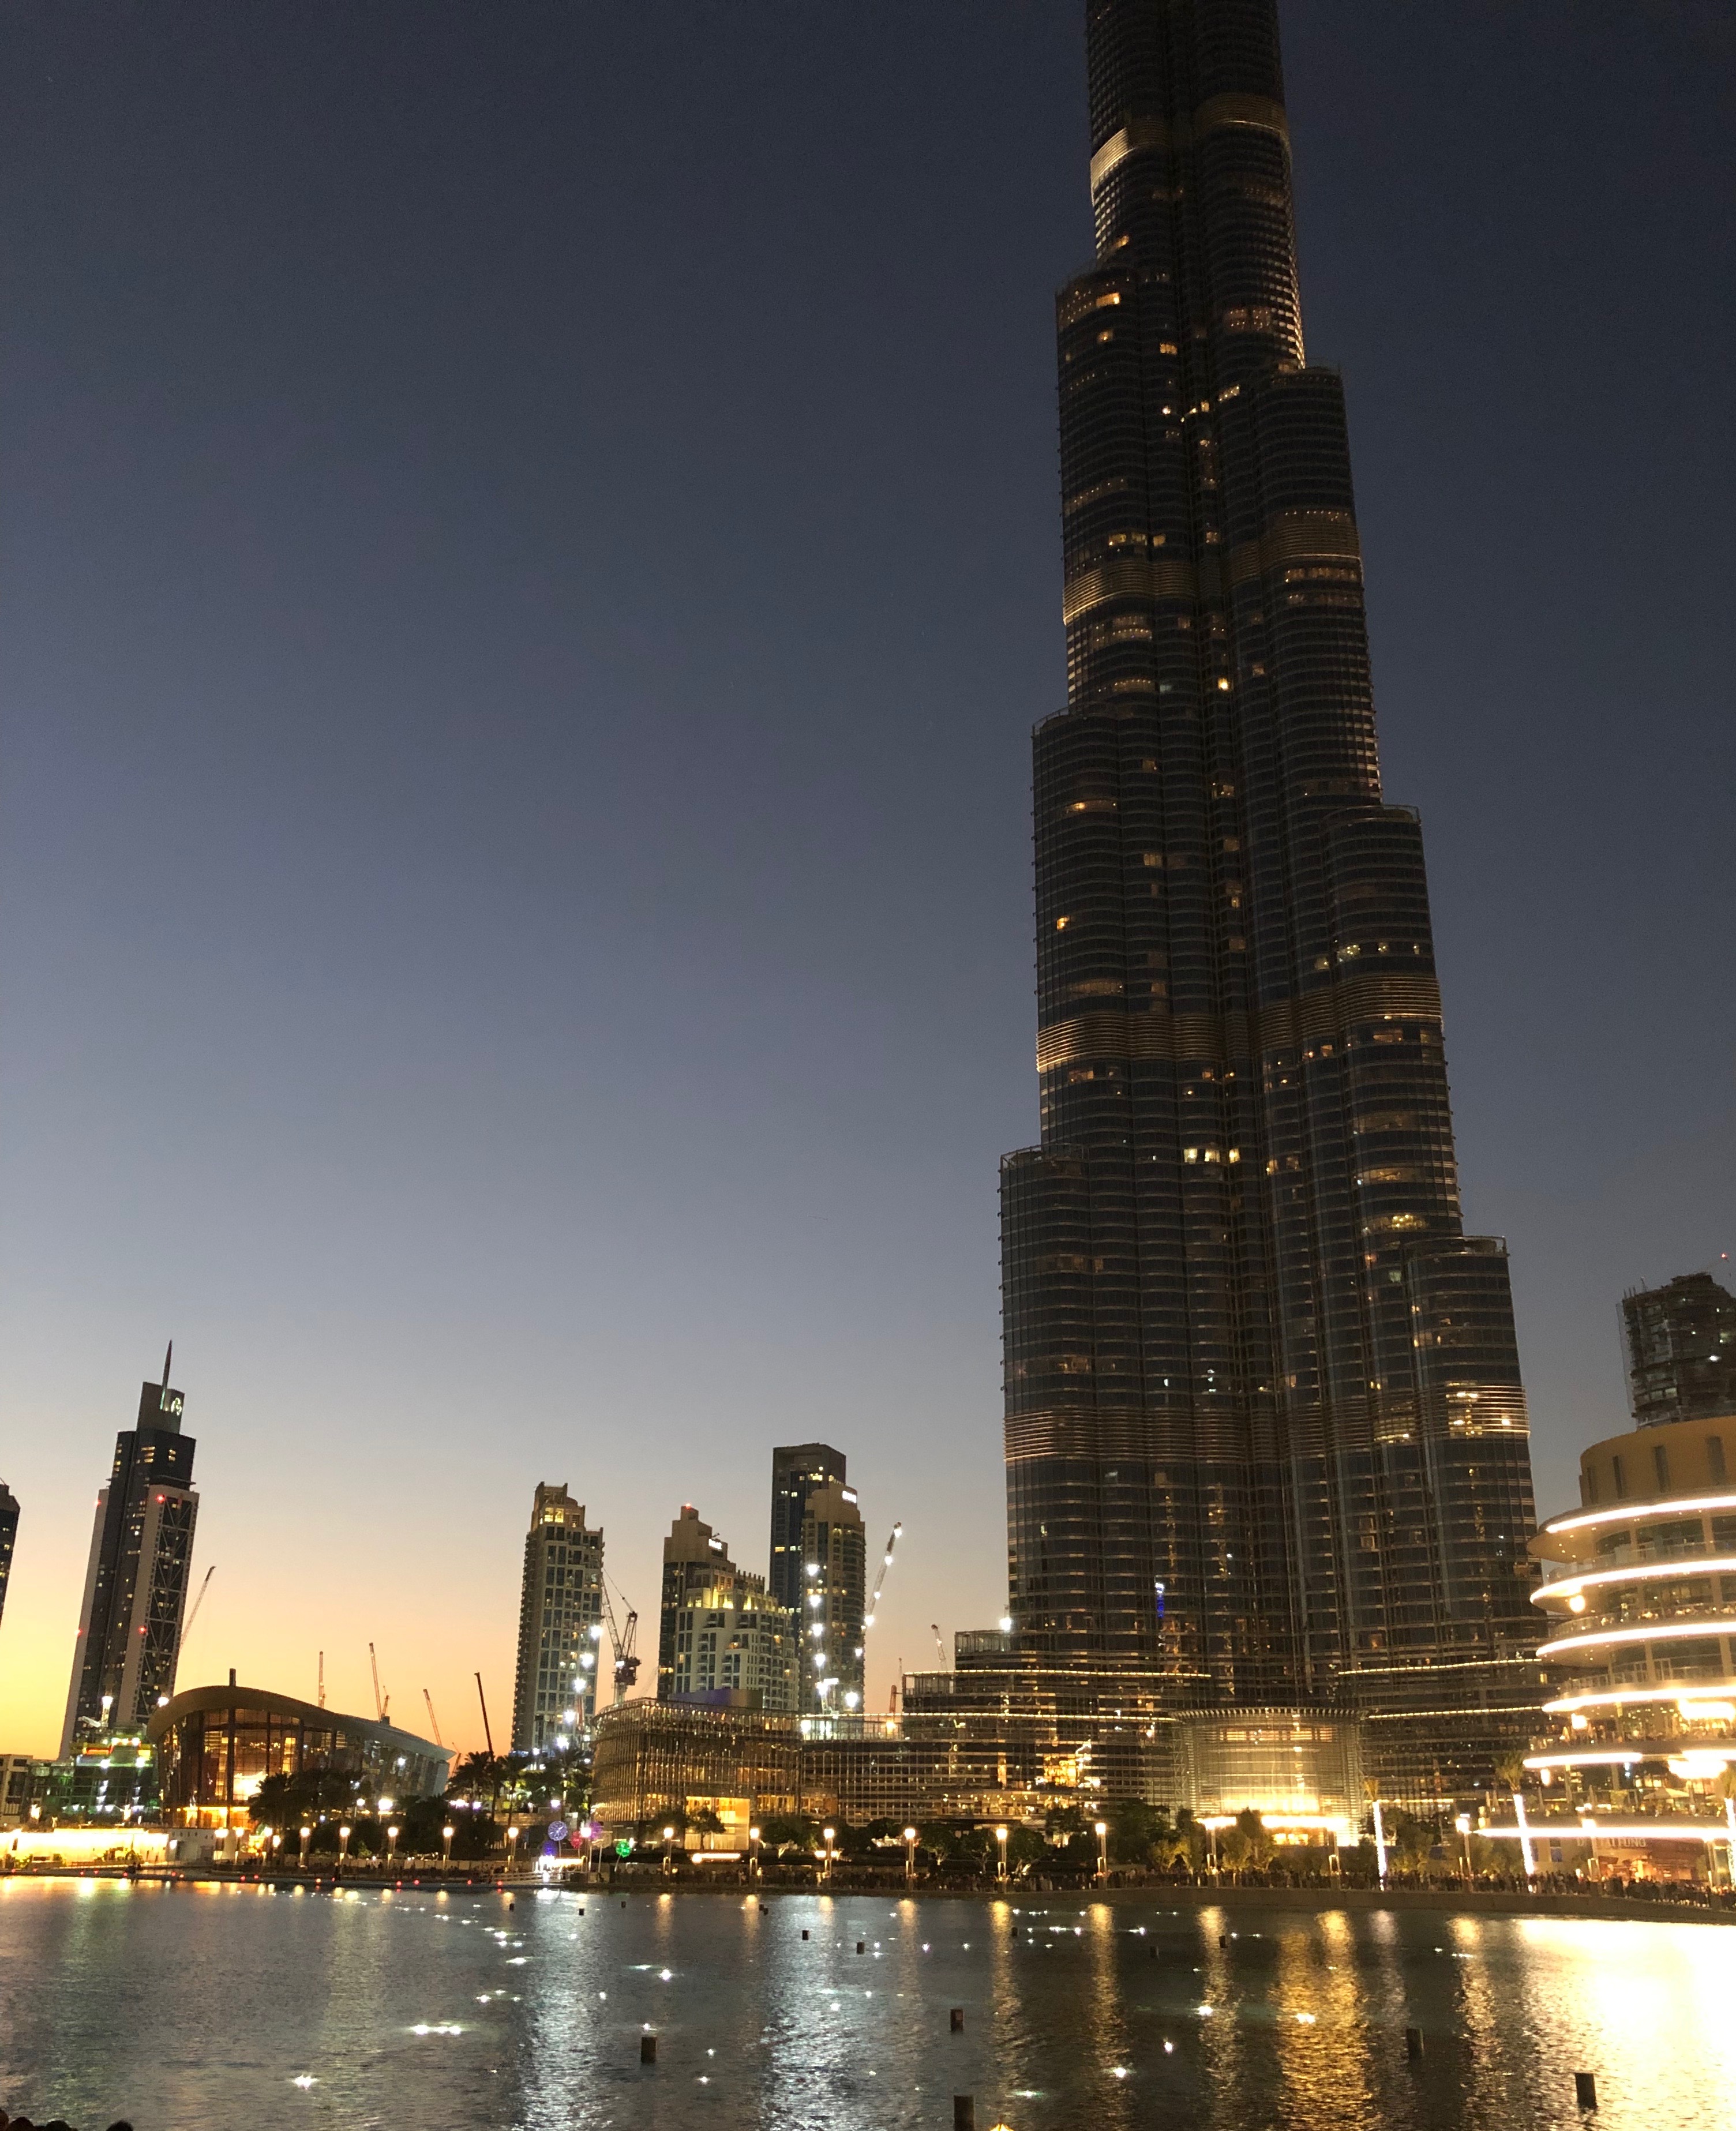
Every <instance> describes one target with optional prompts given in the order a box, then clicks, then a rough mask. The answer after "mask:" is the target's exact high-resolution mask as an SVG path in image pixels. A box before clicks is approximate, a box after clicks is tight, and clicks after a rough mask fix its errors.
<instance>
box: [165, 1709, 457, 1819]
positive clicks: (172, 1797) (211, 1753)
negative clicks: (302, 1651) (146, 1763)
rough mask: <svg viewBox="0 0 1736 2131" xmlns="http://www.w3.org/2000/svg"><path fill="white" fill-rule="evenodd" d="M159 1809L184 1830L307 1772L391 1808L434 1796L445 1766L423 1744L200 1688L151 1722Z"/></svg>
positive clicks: (404, 1735) (328, 1713)
mask: <svg viewBox="0 0 1736 2131" xmlns="http://www.w3.org/2000/svg"><path fill="white" fill-rule="evenodd" d="M146 1736H148V1737H149V1739H150V1740H151V1743H152V1745H153V1746H155V1748H156V1755H157V1764H158V1768H159V1770H160V1773H161V1788H162V1802H163V1805H164V1808H165V1810H166V1811H168V1812H170V1813H177V1814H180V1815H181V1816H183V1817H185V1818H187V1819H188V1820H189V1821H190V1820H195V1819H198V1818H199V1817H212V1816H213V1815H215V1816H217V1817H227V1816H228V1813H231V1812H232V1811H233V1810H234V1809H235V1808H238V1807H244V1806H245V1805H246V1803H247V1800H248V1799H249V1798H252V1795H253V1793H254V1792H255V1791H257V1789H259V1787H260V1785H261V1784H262V1783H263V1782H264V1781H265V1779H266V1777H267V1776H280V1775H281V1776H296V1775H301V1774H306V1773H309V1772H311V1771H313V1770H315V1769H331V1770H333V1771H335V1772H337V1773H339V1774H344V1775H351V1776H359V1777H361V1778H362V1779H363V1781H364V1784H365V1785H366V1787H367V1789H372V1790H376V1791H384V1792H386V1793H388V1794H389V1795H392V1796H396V1797H397V1798H424V1797H429V1796H431V1795H438V1794H439V1793H441V1792H443V1791H444V1789H445V1788H446V1774H447V1769H448V1762H449V1756H448V1755H447V1754H446V1753H445V1752H444V1750H442V1749H441V1748H439V1747H438V1746H434V1744H433V1743H432V1742H431V1741H429V1740H426V1739H420V1738H418V1737H417V1736H415V1734H414V1733H413V1732H409V1731H398V1730H397V1729H396V1726H392V1725H390V1724H381V1723H377V1722H373V1721H372V1720H370V1719H369V1718H367V1717H346V1716H343V1715H342V1714H340V1713H339V1712H338V1711H336V1710H333V1709H322V1708H320V1707H319V1706H318V1705H317V1704H315V1703H313V1702H298V1701H297V1700H295V1698H294V1697H293V1696H290V1695H287V1694H273V1693H269V1692H267V1691H266V1689H264V1688H248V1687H239V1688H237V1687H235V1686H233V1685H232V1686H230V1687H228V1688H220V1687H204V1688H194V1689H192V1690H191V1691H190V1692H189V1693H186V1694H181V1695H177V1696H176V1697H175V1699H174V1700H173V1701H172V1702H170V1703H169V1704H168V1706H167V1707H165V1708H163V1709H160V1710H158V1711H157V1712H156V1714H155V1716H154V1717H153V1718H152V1720H151V1725H150V1726H149V1728H148V1731H147V1734H146Z"/></svg>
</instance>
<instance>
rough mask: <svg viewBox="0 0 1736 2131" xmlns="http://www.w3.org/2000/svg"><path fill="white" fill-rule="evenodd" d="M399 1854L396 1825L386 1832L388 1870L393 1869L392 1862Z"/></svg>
mask: <svg viewBox="0 0 1736 2131" xmlns="http://www.w3.org/2000/svg"><path fill="white" fill-rule="evenodd" d="M397 1854H398V1831H397V1828H396V1825H394V1826H392V1827H389V1828H387V1829H386V1870H387V1871H388V1872H390V1871H391V1869H392V1860H393V1858H394V1857H396V1855H397Z"/></svg>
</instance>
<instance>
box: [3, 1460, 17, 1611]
mask: <svg viewBox="0 0 1736 2131" xmlns="http://www.w3.org/2000/svg"><path fill="white" fill-rule="evenodd" d="M17 1537H18V1497H17V1496H16V1495H15V1494H14V1493H13V1492H12V1489H11V1488H10V1487H7V1484H6V1482H4V1481H3V1480H0V1619H3V1618H4V1617H5V1614H6V1587H7V1581H8V1580H9V1578H11V1576H12V1548H13V1546H14V1544H16V1542H17Z"/></svg>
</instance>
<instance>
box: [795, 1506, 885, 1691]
mask: <svg viewBox="0 0 1736 2131" xmlns="http://www.w3.org/2000/svg"><path fill="white" fill-rule="evenodd" d="M799 1566H800V1568H801V1572H802V1594H801V1602H800V1605H799V1607H798V1608H797V1609H796V1610H797V1611H798V1613H799V1616H800V1621H801V1642H802V1707H803V1709H804V1710H808V1711H821V1710H823V1711H825V1712H827V1714H828V1715H832V1716H845V1717H848V1716H852V1715H856V1714H858V1713H859V1712H861V1707H862V1684H863V1656H862V1652H863V1636H862V1618H863V1616H864V1614H866V1611H867V1610H868V1547H867V1535H866V1532H865V1531H864V1530H863V1529H862V1512H861V1507H860V1506H859V1505H858V1503H857V1501H856V1490H855V1488H853V1487H846V1486H845V1485H844V1483H843V1482H842V1480H828V1481H827V1482H826V1484H825V1486H824V1487H815V1488H813V1490H812V1491H811V1492H809V1494H808V1500H807V1501H806V1502H805V1503H804V1505H803V1511H802V1552H801V1560H800V1564H799Z"/></svg>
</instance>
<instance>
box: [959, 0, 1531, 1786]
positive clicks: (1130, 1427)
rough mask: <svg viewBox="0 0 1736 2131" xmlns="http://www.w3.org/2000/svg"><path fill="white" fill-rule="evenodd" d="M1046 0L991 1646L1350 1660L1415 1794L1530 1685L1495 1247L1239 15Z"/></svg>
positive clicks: (1270, 66) (1285, 146)
mask: <svg viewBox="0 0 1736 2131" xmlns="http://www.w3.org/2000/svg"><path fill="white" fill-rule="evenodd" d="M1086 22H1087V45H1088V75H1089V84H1090V98H1089V101H1090V120H1091V202H1092V208H1093V212H1094V215H1095V219H1096V261H1095V263H1094V264H1093V265H1091V266H1090V267H1088V268H1087V269H1086V271H1084V272H1083V273H1081V274H1080V275H1077V276H1076V277H1075V278H1074V279H1073V280H1071V281H1069V282H1068V283H1067V285H1066V286H1065V287H1064V288H1063V289H1062V291H1061V293H1060V296H1059V299H1058V304H1057V324H1058V331H1059V358H1060V360H1059V371H1060V424H1061V473H1062V529H1063V550H1064V577H1065V583H1064V592H1063V606H1062V611H1063V615H1064V620H1065V625H1066V631H1067V706H1066V708H1065V709H1064V710H1062V711H1058V712H1057V714H1055V715H1054V716H1052V717H1050V718H1048V719H1047V720H1046V721H1044V722H1043V724H1042V725H1039V726H1038V730H1037V732H1036V735H1035V743H1034V751H1035V774H1034V801H1035V835H1036V920H1037V966H1038V1038H1037V1064H1038V1081H1039V1089H1040V1114H1041V1133H1042V1137H1041V1143H1040V1145H1038V1147H1033V1148H1029V1149H1027V1150H1024V1151H1023V1152H1019V1153H1015V1154H1012V1155H1009V1156H1007V1157H1006V1159H1005V1161H1004V1163H1003V1165H1002V1175H1001V1185H1002V1224H1003V1227H1002V1251H1003V1257H1002V1276H1003V1301H1004V1319H1005V1428H1006V1460H1007V1477H1008V1519H1009V1568H1010V1592H1011V1597H1010V1604H1009V1611H1010V1613H1011V1615H1012V1616H1013V1620H1014V1635H1013V1639H1012V1644H1011V1648H1012V1650H1013V1652H1014V1663H1015V1664H1017V1665H1021V1666H1024V1667H1027V1668H1037V1669H1051V1670H1054V1671H1065V1672H1066V1673H1067V1674H1068V1675H1069V1676H1070V1677H1072V1678H1074V1679H1075V1680H1080V1679H1084V1678H1088V1677H1089V1678H1096V1680H1098V1681H1099V1682H1100V1683H1101V1685H1102V1687H1103V1688H1104V1689H1105V1692H1106V1693H1109V1694H1110V1695H1111V1696H1118V1697H1121V1698H1125V1695H1126V1694H1127V1693H1128V1692H1129V1689H1130V1688H1131V1687H1132V1685H1133V1683H1134V1682H1136V1681H1137V1682H1139V1683H1143V1685H1144V1691H1146V1692H1149V1693H1150V1694H1151V1695H1152V1696H1153V1698H1154V1699H1155V1702H1156V1704H1157V1705H1158V1706H1160V1707H1161V1706H1162V1705H1163V1704H1165V1703H1169V1704H1173V1705H1175V1706H1177V1707H1182V1706H1186V1707H1196V1708H1221V1707H1239V1706H1243V1705H1248V1706H1256V1705H1260V1704H1266V1703H1273V1702H1296V1701H1297V1699H1301V1700H1303V1701H1308V1702H1338V1703H1340V1704H1341V1703H1345V1702H1350V1703H1351V1704H1353V1705H1354V1706H1355V1707H1357V1708H1358V1709H1360V1711H1361V1712H1363V1713H1364V1716H1365V1717H1367V1718H1368V1719H1369V1748H1368V1750H1369V1755H1370V1760H1371V1765H1372V1767H1373V1769H1374V1772H1375V1774H1376V1776H1377V1779H1378V1780H1381V1781H1383V1782H1393V1781H1398V1782H1399V1787H1400V1788H1402V1789H1404V1790H1405V1791H1406V1793H1415V1792H1416V1791H1417V1790H1418V1789H1427V1786H1428V1784H1430V1783H1432V1784H1434V1786H1435V1788H1436V1790H1437V1791H1440V1790H1444V1789H1452V1788H1454V1787H1455V1786H1459V1785H1469V1784H1472V1783H1475V1782H1477V1781H1479V1780H1481V1779H1482V1774H1483V1771H1484V1769H1485V1768H1486V1765H1487V1763H1488V1761H1489V1758H1490V1756H1491V1755H1493V1754H1494V1752H1495V1751H1496V1750H1499V1748H1500V1747H1501V1746H1503V1744H1504V1743H1505V1742H1506V1741H1508V1739H1509V1738H1511V1737H1518V1736H1525V1734H1526V1733H1527V1732H1528V1730H1529V1728H1530V1726H1531V1723H1532V1712H1533V1711H1534V1709H1535V1707H1536V1705H1537V1702H1539V1701H1540V1700H1541V1698H1542V1688H1541V1686H1540V1685H1539V1683H1538V1677H1537V1670H1536V1667H1535V1664H1534V1662H1532V1661H1530V1660H1527V1659H1526V1658H1525V1657H1524V1655H1523V1651H1524V1645H1525V1641H1526V1637H1527V1628H1528V1623H1527V1614H1528V1612H1529V1608H1528V1606H1527V1595H1528V1588H1529V1583H1528V1576H1529V1571H1528V1568H1527V1557H1526V1552H1525V1540H1526V1538H1527V1535H1528V1534H1529V1532H1530V1530H1531V1526H1532V1487H1531V1468H1530V1459H1529V1452H1528V1447H1527V1430H1526V1415H1525V1401H1524V1394H1523V1390H1522V1388H1521V1385H1520V1378H1519V1369H1518V1353H1517V1348H1516V1343H1515V1338H1514V1333H1513V1312H1512V1304H1511V1300H1510V1295H1509V1291H1508V1268H1507V1259H1506V1253H1505V1250H1504V1247H1503V1245H1502V1243H1500V1242H1499V1241H1498V1240H1496V1239H1494V1238H1488V1237H1476V1236H1467V1235H1466V1234H1465V1230H1464V1225H1463V1222H1462V1219H1461V1216H1460V1203H1459V1188H1458V1177H1457V1171H1456V1168H1455V1158H1454V1149H1453V1128H1452V1114H1451V1104H1450V1100H1449V1097H1448V1091H1447V1075H1446V1053H1445V1050H1444V1047H1443V1042H1442V1034H1441V1028H1442V1023H1441V998H1440V993H1439V989H1438V988H1437V985H1436V974H1435V962H1434V948H1433V942H1432V939H1431V931H1430V922H1429V907H1428V893H1427V884H1426V880H1425V877H1424V869H1423V855H1422V831H1421V828H1420V826H1419V824H1418V821H1417V816H1416V815H1415V814H1414V813H1413V812H1411V811H1410V810H1409V809H1408V808H1406V807H1398V806H1393V805H1389V804H1388V802H1387V801H1386V799H1385V797H1384V794H1383V793H1382V789H1381V783H1380V769H1379V755H1378V750H1377V748H1376V743H1375V728H1374V704H1373V696H1372V692H1371V687H1370V681H1369V650H1368V639H1367V633H1366V627H1365V623H1364V606H1363V576H1362V550H1361V543H1360V536H1359V534H1358V531H1357V523H1356V511H1355V496H1354V493H1353V490H1352V485H1351V479H1350V453H1349V448H1348V443H1347V437H1346V428H1345V397H1344V390H1343V386H1342V384H1341V381H1340V378H1339V376H1338V374H1337V372H1336V371H1334V370H1331V369H1330V368H1326V367H1324V366H1321V365H1319V364H1317V363H1311V362H1309V360H1308V358H1307V352H1306V351H1305V348H1304V345H1303V339H1302V306H1301V300H1300V295H1299V291H1298V288H1297V268H1296V254H1295V246H1294V242H1293V236H1292V215H1291V147H1290V134H1289V127H1288V121H1287V118H1286V115H1285V111H1284V102H1283V79H1282V74H1281V69H1280V63H1279V53H1278V21H1277V10H1276V7H1275V4H1274V0H1089V4H1088V6H1087V7H1086ZM1401 1765H1403V1766H1402V1768H1401ZM1395 1771H1398V1774H1397V1775H1395V1774H1394V1772H1395Z"/></svg>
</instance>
